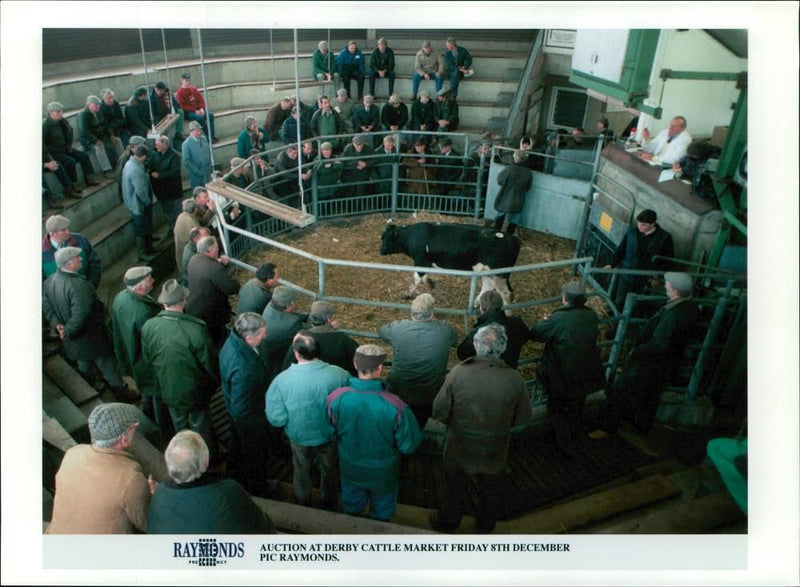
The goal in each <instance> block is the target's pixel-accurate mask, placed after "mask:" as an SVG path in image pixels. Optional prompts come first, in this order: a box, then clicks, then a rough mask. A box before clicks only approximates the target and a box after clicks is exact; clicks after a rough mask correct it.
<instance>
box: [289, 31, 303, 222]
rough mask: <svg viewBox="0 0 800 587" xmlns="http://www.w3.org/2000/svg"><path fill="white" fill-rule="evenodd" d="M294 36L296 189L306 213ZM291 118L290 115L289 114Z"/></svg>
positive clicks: (300, 114) (294, 34) (294, 33)
mask: <svg viewBox="0 0 800 587" xmlns="http://www.w3.org/2000/svg"><path fill="white" fill-rule="evenodd" d="M292 33H293V36H294V95H295V96H296V97H297V104H296V105H295V108H297V187H298V188H300V211H301V212H302V213H303V214H305V213H306V200H305V189H303V148H302V142H301V141H300V122H301V121H302V119H303V113H302V112H301V111H300V69H299V65H298V57H297V29H292ZM290 116H291V114H290Z"/></svg>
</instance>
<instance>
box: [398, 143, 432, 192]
mask: <svg viewBox="0 0 800 587" xmlns="http://www.w3.org/2000/svg"><path fill="white" fill-rule="evenodd" d="M409 155H410V156H409V157H403V164H404V165H405V167H406V178H407V179H408V183H407V184H406V191H407V192H409V193H412V194H430V189H431V186H430V185H429V184H428V182H432V181H434V180H435V179H436V158H435V157H434V156H433V155H431V154H430V153H428V142H427V141H426V140H425V139H424V138H423V137H422V136H420V137H419V138H418V139H417V140H416V141H415V142H414V147H413V148H412V149H411V150H410V151H409Z"/></svg>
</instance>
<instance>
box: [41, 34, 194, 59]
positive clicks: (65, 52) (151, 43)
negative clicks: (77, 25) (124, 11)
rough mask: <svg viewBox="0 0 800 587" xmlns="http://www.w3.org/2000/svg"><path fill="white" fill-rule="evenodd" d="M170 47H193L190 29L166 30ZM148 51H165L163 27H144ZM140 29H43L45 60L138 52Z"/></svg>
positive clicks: (43, 56) (139, 51) (140, 46)
mask: <svg viewBox="0 0 800 587" xmlns="http://www.w3.org/2000/svg"><path fill="white" fill-rule="evenodd" d="M164 36H165V38H166V41H167V47H168V48H169V49H185V48H191V47H192V38H191V35H190V33H189V29H164ZM142 39H143V40H144V47H145V51H163V49H164V47H163V43H162V39H161V29H142ZM141 51H142V45H141V43H140V41H139V29H43V30H42V62H43V63H44V64H45V65H46V64H49V63H64V62H67V61H79V60H81V59H97V58H101V57H113V56H117V55H130V54H132V53H133V54H139V53H141Z"/></svg>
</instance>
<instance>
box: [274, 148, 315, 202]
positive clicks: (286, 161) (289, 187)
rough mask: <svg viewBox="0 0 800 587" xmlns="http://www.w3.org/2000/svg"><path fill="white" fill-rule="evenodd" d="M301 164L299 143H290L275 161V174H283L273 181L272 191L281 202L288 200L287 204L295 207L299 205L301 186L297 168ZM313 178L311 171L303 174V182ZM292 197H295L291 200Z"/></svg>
mask: <svg viewBox="0 0 800 587" xmlns="http://www.w3.org/2000/svg"><path fill="white" fill-rule="evenodd" d="M299 164H300V157H299V152H298V150H297V143H290V144H288V145H286V148H285V149H284V150H283V151H281V154H280V155H278V158H277V159H276V160H275V172H276V173H282V172H283V173H282V175H281V176H280V177H276V178H274V179H273V180H272V189H273V191H274V192H275V195H276V196H277V197H278V198H279V199H280V200H285V199H288V200H287V201H286V202H284V203H286V204H288V205H290V206H291V205H295V206H297V205H298V204H299V201H300V199H299V197H298V192H299V189H300V188H299V184H298V181H297V166H298V165H299ZM310 177H311V170H308V171H306V172H304V173H302V174H301V178H302V180H303V181H306V180H308V179H309V178H310ZM290 196H294V197H292V198H291V199H289V198H290Z"/></svg>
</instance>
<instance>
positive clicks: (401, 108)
mask: <svg viewBox="0 0 800 587" xmlns="http://www.w3.org/2000/svg"><path fill="white" fill-rule="evenodd" d="M407 124H408V106H406V105H405V104H403V100H402V99H401V98H400V96H398V95H397V94H392V95H391V96H389V101H388V102H386V104H384V106H383V108H381V127H382V128H383V130H389V131H392V132H399V131H401V130H403V129H404V128H405V127H406V125H407Z"/></svg>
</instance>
